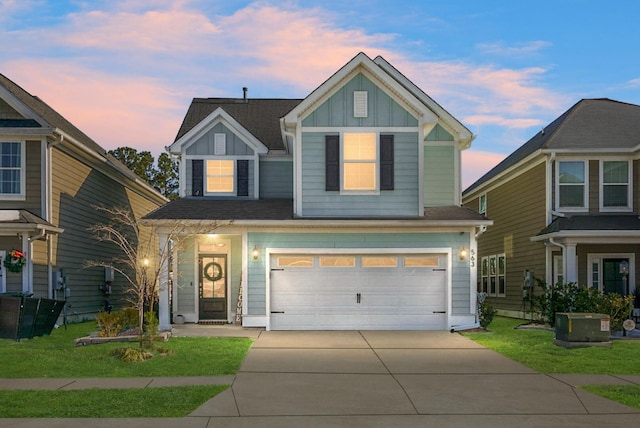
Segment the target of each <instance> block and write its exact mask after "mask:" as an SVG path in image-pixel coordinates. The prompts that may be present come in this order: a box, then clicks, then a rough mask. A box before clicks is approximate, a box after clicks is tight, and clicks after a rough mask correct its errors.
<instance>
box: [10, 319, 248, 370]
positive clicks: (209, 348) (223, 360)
mask: <svg viewBox="0 0 640 428" xmlns="http://www.w3.org/2000/svg"><path fill="white" fill-rule="evenodd" d="M92 331H95V323H94V322H85V323H79V324H71V325H69V326H68V328H67V329H66V330H65V329H64V328H59V329H56V330H54V331H53V332H52V333H51V335H50V336H42V337H36V338H33V339H22V340H21V341H20V342H16V341H13V340H9V339H0V361H2V373H1V374H0V377H5V378H33V377H132V376H219V375H230V374H235V372H236V371H237V370H238V369H239V368H240V365H241V364H242V361H243V360H244V357H245V356H246V354H247V352H248V351H249V348H250V347H251V344H252V343H253V340H252V339H244V338H221V337H174V338H171V339H170V340H169V341H168V342H166V343H159V344H158V345H159V346H161V347H163V348H166V349H170V350H172V351H174V353H173V354H172V355H168V356H164V357H162V356H156V357H154V358H152V359H150V360H148V361H144V362H140V363H124V362H122V361H120V360H118V359H117V358H115V357H112V356H111V355H110V354H109V351H110V350H111V349H114V348H118V347H122V346H137V343H129V344H126V343H108V344H102V345H92V346H82V347H77V348H76V347H75V346H74V339H76V338H78V337H82V336H86V335H88V334H89V333H90V332H92Z"/></svg>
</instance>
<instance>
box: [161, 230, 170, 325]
mask: <svg viewBox="0 0 640 428" xmlns="http://www.w3.org/2000/svg"><path fill="white" fill-rule="evenodd" d="M168 239H169V237H168V236H167V234H165V233H160V234H158V261H159V262H160V266H159V269H160V278H159V280H160V284H159V296H158V320H159V326H158V328H159V329H160V331H171V317H170V311H169V291H170V290H169V288H170V284H169V260H170V259H171V249H170V247H169V245H168V242H167V240H168Z"/></svg>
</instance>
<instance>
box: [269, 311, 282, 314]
mask: <svg viewBox="0 0 640 428" xmlns="http://www.w3.org/2000/svg"><path fill="white" fill-rule="evenodd" d="M271 313H272V314H284V311H271Z"/></svg>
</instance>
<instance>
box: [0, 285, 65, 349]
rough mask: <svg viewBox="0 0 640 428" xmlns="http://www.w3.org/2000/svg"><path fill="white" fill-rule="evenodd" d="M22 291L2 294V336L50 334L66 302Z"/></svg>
mask: <svg viewBox="0 0 640 428" xmlns="http://www.w3.org/2000/svg"><path fill="white" fill-rule="evenodd" d="M30 296H31V295H26V294H21V293H3V294H0V337H1V338H5V339H14V340H20V339H31V338H33V337H35V336H42V335H45V334H50V333H51V330H53V327H54V326H55V323H56V320H57V319H58V316H60V312H61V311H62V308H63V307H64V302H61V301H59V300H52V299H42V298H33V297H30Z"/></svg>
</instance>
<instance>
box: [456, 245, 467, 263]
mask: <svg viewBox="0 0 640 428" xmlns="http://www.w3.org/2000/svg"><path fill="white" fill-rule="evenodd" d="M458 257H459V258H460V260H465V259H466V258H467V249H466V248H464V247H462V248H460V251H459V252H458Z"/></svg>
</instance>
